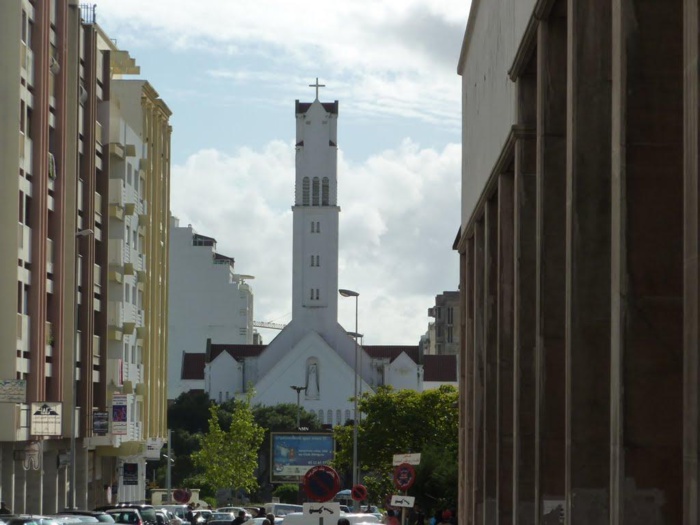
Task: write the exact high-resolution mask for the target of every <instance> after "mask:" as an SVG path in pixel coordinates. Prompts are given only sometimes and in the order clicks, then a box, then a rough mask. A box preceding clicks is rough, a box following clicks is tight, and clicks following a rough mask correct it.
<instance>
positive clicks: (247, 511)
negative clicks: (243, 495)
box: [216, 507, 258, 520]
mask: <svg viewBox="0 0 700 525" xmlns="http://www.w3.org/2000/svg"><path fill="white" fill-rule="evenodd" d="M240 511H243V512H245V519H247V520H249V519H250V518H252V517H253V514H251V513H250V509H244V508H243V507H219V508H218V509H216V512H232V513H233V517H234V518H235V517H236V516H238V513H239V512H240ZM255 515H256V516H257V515H258V513H257V512H256V513H255Z"/></svg>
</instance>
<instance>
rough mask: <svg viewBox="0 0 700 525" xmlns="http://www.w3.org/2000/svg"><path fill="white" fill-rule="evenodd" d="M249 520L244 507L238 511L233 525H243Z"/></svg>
mask: <svg viewBox="0 0 700 525" xmlns="http://www.w3.org/2000/svg"><path fill="white" fill-rule="evenodd" d="M246 521H247V520H246V519H245V511H244V510H243V509H241V510H239V511H238V516H236V517H235V518H233V521H232V522H231V525H243V524H244V523H245V522H246Z"/></svg>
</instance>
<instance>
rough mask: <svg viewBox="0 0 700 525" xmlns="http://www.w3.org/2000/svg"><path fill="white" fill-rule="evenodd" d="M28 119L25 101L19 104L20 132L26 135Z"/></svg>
mask: <svg viewBox="0 0 700 525" xmlns="http://www.w3.org/2000/svg"><path fill="white" fill-rule="evenodd" d="M26 119H27V108H26V106H25V104H24V100H22V101H21V102H20V103H19V131H20V132H21V133H24V129H25V122H26Z"/></svg>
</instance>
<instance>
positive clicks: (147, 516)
mask: <svg viewBox="0 0 700 525" xmlns="http://www.w3.org/2000/svg"><path fill="white" fill-rule="evenodd" d="M114 509H134V510H138V511H139V515H140V517H141V519H142V521H143V522H144V524H146V525H158V520H157V518H156V509H155V508H154V507H153V505H146V504H144V503H118V504H116V505H103V506H102V507H97V508H96V509H95V510H103V511H105V512H107V513H108V514H112V513H111V512H110V510H114ZM115 521H116V518H115ZM117 523H118V522H117Z"/></svg>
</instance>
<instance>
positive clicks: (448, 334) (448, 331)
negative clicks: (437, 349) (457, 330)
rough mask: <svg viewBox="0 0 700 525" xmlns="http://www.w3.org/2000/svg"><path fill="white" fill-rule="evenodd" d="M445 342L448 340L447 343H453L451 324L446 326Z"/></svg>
mask: <svg viewBox="0 0 700 525" xmlns="http://www.w3.org/2000/svg"><path fill="white" fill-rule="evenodd" d="M447 342H448V343H454V339H453V336H452V327H451V326H448V327H447Z"/></svg>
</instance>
